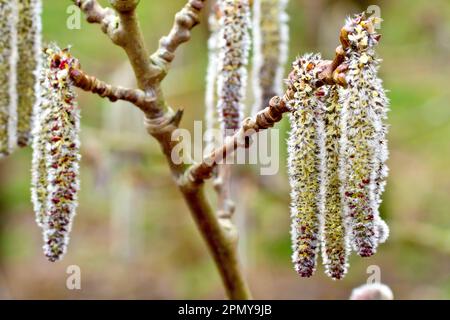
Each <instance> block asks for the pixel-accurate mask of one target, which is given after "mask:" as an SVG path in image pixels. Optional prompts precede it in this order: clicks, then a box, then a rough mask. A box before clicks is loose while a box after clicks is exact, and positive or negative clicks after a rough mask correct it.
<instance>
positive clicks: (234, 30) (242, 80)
mask: <svg viewBox="0 0 450 320" xmlns="http://www.w3.org/2000/svg"><path fill="white" fill-rule="evenodd" d="M219 10H220V15H221V17H220V20H219V25H220V31H219V66H218V77H217V95H218V103H217V110H218V112H219V121H220V124H221V129H222V132H224V133H225V134H226V135H229V134H231V133H232V131H233V130H236V129H238V128H239V126H240V123H241V120H242V115H243V109H244V106H243V102H244V99H245V88H246V83H247V69H246V67H247V63H248V52H249V47H250V36H249V27H250V7H249V2H248V0H220V1H219Z"/></svg>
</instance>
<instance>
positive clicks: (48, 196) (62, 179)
mask: <svg viewBox="0 0 450 320" xmlns="http://www.w3.org/2000/svg"><path fill="white" fill-rule="evenodd" d="M76 64H77V61H76V60H75V59H74V58H72V56H71V55H70V53H69V52H68V50H60V49H59V48H58V47H56V46H55V45H52V46H50V47H49V48H46V49H45V59H44V63H43V68H42V72H41V79H40V81H41V99H40V104H39V106H38V108H37V109H38V110H37V113H36V117H35V123H34V128H33V130H34V132H33V137H34V138H33V162H32V190H31V191H32V201H33V205H34V210H35V213H36V221H37V223H38V225H39V226H40V227H42V229H43V236H44V253H45V256H46V257H47V258H48V259H49V260H50V261H56V260H59V259H61V258H62V256H63V255H64V253H65V252H66V248H67V244H68V241H69V232H70V229H71V224H72V220H73V217H74V215H75V210H76V207H77V192H78V189H79V172H78V170H79V161H80V150H79V149H80V141H79V131H80V111H79V108H78V106H77V103H76V101H75V93H74V90H73V88H72V85H71V80H70V77H69V73H70V70H71V68H73V67H74V66H76Z"/></svg>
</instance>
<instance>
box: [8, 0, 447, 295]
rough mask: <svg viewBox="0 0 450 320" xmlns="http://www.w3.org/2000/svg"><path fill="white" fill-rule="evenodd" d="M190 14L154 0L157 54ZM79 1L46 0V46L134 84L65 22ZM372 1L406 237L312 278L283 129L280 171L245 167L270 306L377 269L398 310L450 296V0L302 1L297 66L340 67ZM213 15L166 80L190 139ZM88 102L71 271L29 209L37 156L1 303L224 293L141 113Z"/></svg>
mask: <svg viewBox="0 0 450 320" xmlns="http://www.w3.org/2000/svg"><path fill="white" fill-rule="evenodd" d="M100 2H102V3H103V4H104V5H106V4H107V1H100ZM184 3H185V0H170V1H164V4H161V2H160V1H148V0H145V1H144V0H142V1H141V4H140V6H139V9H138V14H139V16H140V19H141V23H142V28H143V30H144V32H145V37H146V41H147V45H148V48H149V50H150V51H154V50H155V49H156V46H157V43H158V39H159V38H160V37H161V36H162V35H164V34H166V33H167V32H168V31H169V29H170V27H171V25H172V22H173V16H174V14H175V12H177V11H178V10H179V9H180V8H181V7H182V6H183V5H184ZM70 4H71V1H60V0H58V1H56V0H44V15H43V24H44V39H45V41H56V42H57V43H58V44H59V45H60V46H67V45H72V52H73V54H74V55H75V56H76V57H78V58H79V59H80V61H81V63H82V66H83V68H84V70H85V71H86V72H88V73H90V74H93V75H96V76H98V77H99V78H101V79H105V80H108V81H109V82H112V83H114V84H120V85H124V86H133V85H134V84H133V77H132V75H131V73H130V68H129V66H128V63H127V60H126V56H125V54H124V53H123V51H122V50H121V49H120V48H118V47H116V46H114V45H113V44H112V43H110V41H109V39H107V37H105V36H104V35H103V34H102V32H101V31H100V29H99V27H98V26H96V25H89V24H88V23H86V22H85V21H84V18H83V17H81V21H82V22H81V29H80V30H69V29H68V28H67V27H66V20H67V18H68V16H69V14H68V13H67V9H68V7H69V5H70ZM371 4H376V5H379V6H380V8H381V17H382V18H383V19H384V22H383V23H382V25H381V27H382V29H381V31H380V32H381V33H382V41H381V44H380V47H379V53H380V55H381V57H382V58H383V59H384V63H383V64H382V68H381V71H380V72H381V77H382V79H383V80H384V83H385V87H386V89H388V90H389V93H388V96H389V98H390V99H391V112H390V120H389V122H390V124H391V128H390V132H389V141H390V145H389V147H390V153H391V156H390V160H389V167H390V176H389V180H388V185H387V190H386V192H385V194H384V197H383V198H384V201H383V205H382V216H383V217H384V218H385V219H386V220H387V222H388V224H389V225H390V229H391V236H390V238H389V240H388V241H387V243H385V244H383V245H381V246H380V248H379V250H378V253H377V254H376V255H375V256H374V257H371V258H365V259H362V258H359V257H357V256H355V255H352V257H351V261H350V262H351V263H350V269H349V273H348V275H347V276H346V278H345V279H344V280H342V281H338V282H337V281H332V280H330V279H329V278H328V277H326V276H325V274H324V273H323V267H322V266H320V267H319V270H318V272H316V275H315V276H314V277H312V278H311V279H302V278H299V277H298V276H297V274H296V273H295V271H294V270H293V267H292V264H291V260H290V255H291V245H290V236H289V229H290V227H289V225H290V219H289V185H288V180H287V176H286V172H285V163H286V153H285V148H284V145H285V139H286V132H287V130H288V128H289V124H288V122H287V119H284V120H283V121H282V122H281V123H280V124H279V125H278V128H280V129H281V131H280V132H281V134H280V144H281V146H280V157H281V158H280V171H279V173H278V174H277V175H275V176H269V177H265V178H263V179H261V178H260V176H259V175H258V171H257V170H258V168H257V167H256V166H247V167H246V166H243V165H241V166H240V167H239V168H238V170H239V172H240V174H239V176H240V178H239V183H240V187H239V190H238V192H237V195H236V196H235V200H236V202H237V203H238V208H237V213H236V223H237V225H238V226H239V228H240V232H241V243H240V245H241V248H240V252H241V254H242V261H243V264H244V267H245V273H246V274H247V276H248V278H249V283H250V287H251V289H252V291H253V295H254V297H255V298H258V299H347V298H348V296H349V294H350V292H351V289H352V288H354V287H355V286H359V285H361V284H363V283H365V282H366V280H367V278H368V277H369V276H370V274H368V273H367V268H368V267H369V266H371V265H377V266H379V267H380V270H381V281H382V282H384V283H386V284H388V285H389V286H390V287H391V288H392V290H393V292H394V295H395V297H396V298H398V299H450V219H449V210H450V165H449V161H450V140H449V138H450V105H449V101H450V90H449V84H450V72H449V71H450V64H449V62H450V2H449V1H447V0H436V1H432V2H431V1H426V0H417V1H408V0H396V1H374V0H373V1H349V0H347V1H343V0H342V1H331V0H303V1H302V0H291V1H290V4H289V9H288V12H289V15H290V23H289V26H290V45H289V48H290V59H289V61H292V59H294V58H295V57H296V56H297V55H298V54H302V53H305V52H310V51H320V52H322V55H323V56H324V57H326V58H329V59H331V58H332V57H333V54H334V49H335V47H336V46H337V45H338V32H339V30H340V27H341V26H342V25H343V23H344V19H345V17H346V16H347V15H349V14H352V13H357V12H360V11H362V10H364V9H365V8H367V6H368V5H371ZM207 11H208V10H205V12H204V15H203V18H202V23H201V25H200V26H199V27H197V28H195V30H194V31H193V37H192V40H191V41H190V42H189V43H188V44H187V45H183V46H182V47H180V49H179V51H178V52H177V57H176V60H175V61H174V64H173V67H172V70H171V72H170V73H169V76H168V78H167V80H166V81H165V82H164V85H163V87H164V90H165V91H166V97H167V100H168V102H169V103H170V105H172V106H173V107H174V108H180V107H182V108H184V110H185V116H184V118H183V121H182V124H181V126H182V127H184V128H187V129H192V128H193V123H194V120H202V118H203V116H204V108H203V105H204V103H203V99H204V89H205V81H204V78H205V72H206V66H207V48H206V47H207V39H208V28H207V23H206V21H207ZM70 12H71V11H70ZM287 68H289V66H287ZM79 101H80V102H79V104H80V106H81V108H82V116H83V119H82V128H83V132H82V154H83V160H82V173H81V179H82V182H81V193H80V200H79V209H78V213H77V216H76V218H75V222H74V225H73V230H72V233H71V241H70V245H69V249H68V254H67V255H66V256H65V258H64V260H63V261H61V262H58V263H50V262H47V260H46V259H45V257H44V256H43V254H42V250H41V247H42V240H41V233H40V229H39V228H38V227H37V226H36V224H35V221H34V213H33V210H32V206H31V202H30V164H31V150H30V149H29V148H27V149H23V150H18V151H17V152H15V153H14V154H13V155H12V156H10V157H9V158H7V159H2V160H1V162H0V298H17V299H25V298H34V299H49V298H56V299H81V298H88V299H91V298H101V299H108V298H117V299H133V298H139V299H167V298H175V299H197V298H219V299H221V298H223V297H224V291H223V288H222V284H221V281H220V278H219V275H218V273H217V271H216V269H215V267H214V264H213V262H212V259H211V258H210V256H209V253H208V252H207V250H206V246H205V244H204V243H203V240H202V239H201V237H200V235H199V234H198V233H197V230H196V227H195V225H194V223H193V220H192V219H191V216H190V214H189V212H188V209H187V207H186V205H185V204H184V202H183V201H182V199H181V197H180V195H179V193H178V190H177V189H176V187H175V185H174V184H173V182H172V180H171V177H170V175H169V171H168V168H167V165H166V163H165V160H164V159H163V157H162V155H161V153H160V151H159V147H158V145H157V143H156V142H155V141H154V140H153V139H151V138H150V137H149V136H147V134H146V133H145V131H144V129H143V125H142V116H141V114H140V113H139V112H137V111H136V110H134V108H133V107H132V106H130V105H127V104H124V103H117V104H111V103H109V102H106V101H103V100H102V99H100V98H99V97H97V96H93V95H90V94H86V93H84V92H80V93H79ZM248 105H249V106H251V99H249V103H248ZM209 189H210V191H209V192H210V198H211V199H213V201H214V198H215V195H214V193H213V192H211V188H209ZM70 265H78V266H79V267H80V268H81V277H82V280H81V287H82V289H81V290H73V291H72V290H68V289H67V288H66V279H67V277H68V274H66V268H67V267H68V266H70Z"/></svg>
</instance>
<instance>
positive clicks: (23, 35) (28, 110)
mask: <svg viewBox="0 0 450 320" xmlns="http://www.w3.org/2000/svg"><path fill="white" fill-rule="evenodd" d="M41 6H42V4H41V0H20V1H19V21H18V24H17V31H18V63H17V92H18V93H19V95H18V106H17V113H18V120H17V121H18V122H17V144H18V145H19V146H21V147H24V146H27V145H28V144H29V143H30V140H31V126H32V122H33V120H32V116H33V109H34V107H35V105H36V104H37V103H38V98H39V79H38V78H39V70H38V68H39V66H40V54H41V50H42V49H41V29H42V27H41Z"/></svg>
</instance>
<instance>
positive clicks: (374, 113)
mask: <svg viewBox="0 0 450 320" xmlns="http://www.w3.org/2000/svg"><path fill="white" fill-rule="evenodd" d="M364 18H365V17H364V16H363V15H357V16H355V17H353V18H349V19H347V22H346V26H345V29H346V30H347V32H348V41H349V46H348V48H347V49H346V52H345V54H346V63H347V64H348V66H349V67H348V72H347V76H346V80H347V83H348V88H346V89H342V90H341V103H342V106H343V108H342V127H343V128H344V130H345V137H344V139H343V140H342V143H341V150H342V156H343V163H342V164H343V165H342V179H343V181H344V199H345V205H346V208H345V210H346V214H347V217H348V222H349V224H350V225H351V228H352V245H353V248H354V250H355V251H356V252H357V253H358V254H359V255H360V256H363V257H367V256H371V255H373V254H374V253H375V252H376V248H377V245H378V243H379V242H381V241H380V239H379V238H381V235H380V236H379V233H380V234H381V233H383V236H382V237H383V238H384V237H385V236H386V234H388V232H387V230H386V228H385V227H384V226H386V225H385V223H383V222H380V221H381V218H380V217H379V213H378V210H379V204H380V202H381V200H380V199H381V193H382V191H383V190H384V185H385V180H386V177H387V167H386V164H385V162H386V160H387V157H388V154H387V141H386V132H387V126H386V125H385V120H386V118H387V110H388V101H387V98H386V96H385V93H384V90H383V89H382V86H381V81H380V80H379V79H378V77H377V71H378V64H379V60H378V59H377V58H376V56H375V51H374V47H375V46H376V45H377V43H378V35H377V34H376V33H375V31H374V28H373V21H371V20H365V19H364ZM382 229H384V230H382ZM383 231H384V232H383ZM383 240H385V239H383Z"/></svg>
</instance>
